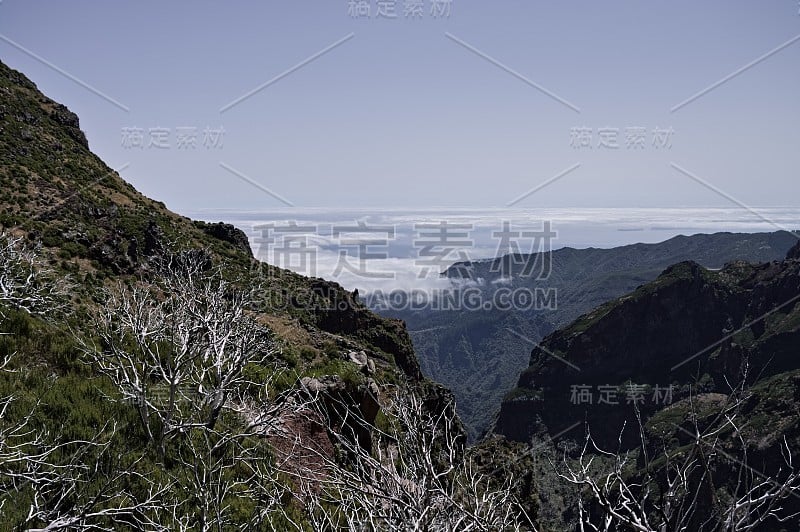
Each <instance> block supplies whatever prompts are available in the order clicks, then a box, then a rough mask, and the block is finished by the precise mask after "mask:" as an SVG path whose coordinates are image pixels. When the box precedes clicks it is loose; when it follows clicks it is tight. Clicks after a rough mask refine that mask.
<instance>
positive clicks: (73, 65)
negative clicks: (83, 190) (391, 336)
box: [0, 0, 800, 212]
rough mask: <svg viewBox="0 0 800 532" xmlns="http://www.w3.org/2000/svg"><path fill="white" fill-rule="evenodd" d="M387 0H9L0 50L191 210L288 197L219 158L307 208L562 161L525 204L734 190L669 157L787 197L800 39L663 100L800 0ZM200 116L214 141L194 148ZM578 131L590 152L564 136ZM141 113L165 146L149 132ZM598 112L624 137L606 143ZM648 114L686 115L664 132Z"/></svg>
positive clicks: (389, 199) (478, 186) (451, 196)
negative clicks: (418, 7)
mask: <svg viewBox="0 0 800 532" xmlns="http://www.w3.org/2000/svg"><path fill="white" fill-rule="evenodd" d="M379 3H380V2H378V1H377V0H371V1H370V2H369V4H371V13H370V15H371V17H370V18H353V17H352V16H351V13H349V12H348V11H349V9H350V8H349V5H348V4H349V2H348V0H325V1H321V0H320V1H304V2H296V1H295V2H291V1H285V2H277V1H264V2H235V3H234V2H221V1H216V2H188V1H182V2H177V1H176V2H155V1H137V2H106V1H75V0H70V1H47V2H44V1H36V0H2V2H1V3H0V36H1V40H0V57H2V60H3V61H4V62H6V63H7V64H9V65H10V66H11V67H13V68H16V69H18V70H21V71H22V72H24V73H25V74H26V75H27V76H28V77H30V78H31V79H32V80H33V81H34V82H36V83H37V84H38V86H39V87H40V88H41V89H42V90H43V91H44V92H45V93H46V94H48V95H49V96H50V97H52V98H54V99H56V100H59V101H61V102H63V103H65V104H67V105H68V106H69V107H70V108H71V109H72V110H74V111H75V112H77V113H78V114H79V115H80V118H81V124H82V127H83V129H84V130H85V131H86V133H87V135H88V137H89V142H90V145H91V147H92V149H93V150H94V151H95V152H96V153H98V154H99V155H100V156H101V157H102V158H103V159H104V160H105V161H106V162H108V163H109V164H110V165H111V166H113V167H119V166H122V165H123V164H126V163H129V166H127V167H126V169H125V170H124V171H123V172H122V174H123V176H124V177H125V178H126V179H128V180H129V181H131V182H132V183H133V184H134V185H135V186H137V187H138V188H139V189H140V190H142V191H143V192H145V193H146V194H148V195H150V196H153V197H156V198H158V199H161V200H163V201H165V202H166V203H167V205H168V206H170V207H171V208H173V209H175V210H178V211H183V212H187V211H192V210H197V209H202V208H222V209H239V208H242V209H258V210H269V209H271V208H274V207H278V206H281V207H282V206H284V204H283V203H281V201H279V200H278V199H276V198H275V197H272V196H270V195H269V194H267V193H266V192H264V191H262V190H259V189H258V188H256V187H255V186H253V185H251V184H248V183H247V182H246V181H245V180H244V179H242V178H241V177H237V176H236V175H234V174H233V173H231V171H229V170H226V169H225V168H223V167H222V166H221V164H220V163H222V164H224V165H226V166H227V167H228V168H230V169H233V170H235V171H238V172H241V173H242V174H244V175H245V176H247V178H249V179H251V180H254V181H256V182H258V183H259V184H260V186H262V187H266V188H268V189H269V190H270V191H272V192H273V193H275V194H276V195H278V196H280V197H282V198H284V199H285V200H286V201H288V202H290V203H292V204H294V205H297V206H299V207H306V206H343V207H347V206H400V207H404V206H412V207H428V206H439V205H446V206H474V207H495V206H503V205H505V204H507V203H509V202H512V201H513V200H515V199H518V198H519V197H520V196H521V195H523V194H525V193H526V192H527V191H530V190H531V189H532V188H534V187H537V186H538V185H540V184H541V183H543V182H546V181H548V180H549V179H551V178H552V177H554V176H556V175H558V174H559V173H561V172H563V171H564V170H566V169H569V168H574V169H573V171H571V172H570V173H568V174H567V175H565V176H563V177H562V178H561V179H558V180H557V181H555V182H553V183H552V184H550V185H549V186H547V187H545V188H543V189H541V190H539V191H537V192H535V193H534V194H532V195H530V196H528V197H526V198H524V199H522V200H521V201H519V202H518V203H517V204H516V206H517V207H564V206H591V207H608V206H617V207H647V206H660V207H679V206H705V205H716V206H723V207H729V206H735V204H733V203H731V201H730V200H729V199H726V198H725V197H723V195H721V194H717V193H715V192H713V191H711V190H709V188H707V187H704V186H703V185H702V184H700V183H699V182H698V181H697V180H696V179H693V178H690V177H688V176H687V175H684V174H683V173H681V172H680V171H679V170H677V169H675V168H673V167H671V166H670V164H671V163H674V164H676V165H678V166H679V167H680V168H683V169H685V170H686V171H688V172H690V173H691V174H693V175H694V176H696V177H697V178H698V179H702V180H704V181H706V182H707V183H709V184H710V185H712V186H714V187H717V188H718V189H720V190H721V191H722V192H723V193H724V194H727V195H730V196H731V197H732V198H735V199H737V200H739V201H742V202H745V203H747V204H748V205H752V206H755V207H757V206H786V205H796V204H797V198H798V197H800V194H798V192H800V179H798V168H800V149H799V146H800V96H798V95H800V40H797V41H794V42H793V43H792V44H789V45H787V46H785V48H783V49H782V50H780V51H777V52H775V53H774V54H772V55H771V56H770V57H768V58H765V59H764V60H763V61H760V62H759V63H757V64H755V65H753V66H752V67H751V68H748V69H746V70H745V71H743V72H741V74H740V75H738V76H735V77H733V78H732V79H730V80H729V81H727V82H725V83H723V84H721V85H719V86H718V87H716V88H715V89H713V90H711V91H709V92H708V93H707V94H705V95H704V96H702V97H700V98H698V99H696V100H695V101H692V102H691V103H689V104H687V105H685V106H683V107H681V108H680V109H678V110H676V111H674V112H671V109H672V108H673V107H675V106H676V105H678V104H680V103H681V102H683V101H685V100H686V99H687V98H689V97H691V96H692V95H694V94H696V93H698V92H699V91H702V90H704V89H706V88H707V87H709V86H711V85H712V84H714V83H715V82H717V81H719V80H722V79H724V78H726V77H727V76H729V75H731V74H733V73H735V72H736V71H737V70H739V69H741V68H743V67H745V66H747V65H748V64H749V63H751V62H752V61H754V60H756V59H758V58H759V57H762V56H764V55H765V54H767V53H768V52H770V51H773V50H775V49H776V48H777V47H779V46H781V45H783V44H785V43H787V42H789V41H791V39H793V38H795V37H796V36H798V35H800V15H799V14H798V10H799V9H800V6H798V2H797V1H796V0H765V1H759V2H756V1H754V0H753V1H747V2H745V1H730V0H728V1H713V2H707V1H704V2H697V1H696V0H692V1H688V0H687V1H683V0H678V1H675V0H673V1H669V2H667V1H661V2H645V1H642V0H640V1H606V2H597V1H591V2H589V1H575V2H544V1H524V2H523V1H492V2H489V1H482V2H479V1H477V0H453V1H452V3H451V4H450V9H451V12H450V16H449V17H434V16H432V14H431V7H432V6H431V0H425V1H424V13H423V15H422V17H421V18H416V19H410V18H406V17H404V13H403V12H404V9H405V4H406V3H407V2H406V1H405V0H397V1H396V2H389V3H390V4H391V3H394V4H395V10H396V14H397V18H395V19H387V18H377V17H376V16H375V15H376V14H377V11H378V9H379V6H378V4H379ZM446 33H447V34H449V35H450V37H448V36H447V35H446ZM348 36H349V38H348V39H346V40H344V41H343V42H340V41H342V40H343V39H345V38H347V37H348ZM456 39H457V40H458V41H459V42H457V41H456ZM337 42H340V43H339V45H338V46H336V47H334V48H332V49H330V50H328V51H327V53H325V54H324V55H321V56H319V57H317V58H316V59H314V60H313V61H311V62H309V63H308V64H306V65H305V66H303V67H301V68H299V69H297V70H295V71H294V72H291V73H289V74H288V75H286V76H285V77H283V78H282V79H280V80H277V81H275V82H274V83H272V84H271V85H270V86H268V87H266V88H263V90H261V91H259V92H257V93H255V94H253V95H252V96H250V97H249V98H247V99H245V100H243V101H241V102H240V103H238V104H237V105H234V106H233V107H230V108H228V109H227V110H225V111H224V112H221V111H220V110H221V108H223V107H224V106H226V105H228V104H230V103H231V102H232V101H234V100H236V99H237V98H239V97H241V96H242V95H244V94H246V93H248V92H250V91H252V90H253V89H255V88H257V87H259V86H260V85H262V84H264V83H265V82H268V81H269V80H271V79H274V78H275V77H276V76H278V75H280V74H281V73H284V72H286V71H287V70H289V69H291V68H292V67H294V66H295V65H298V64H299V63H301V62H302V61H304V60H306V59H308V58H310V57H312V56H314V55H315V54H318V53H319V52H320V51H322V50H324V49H326V48H327V47H330V46H331V45H332V44H334V43H337ZM20 47H23V48H25V49H26V50H28V51H29V52H30V53H33V54H36V55H38V56H39V57H40V58H42V59H43V60H45V61H47V62H49V63H50V64H51V65H52V67H51V66H47V65H45V64H43V62H41V61H39V60H37V59H35V58H33V57H32V56H31V55H30V53H27V52H25V51H23V50H21V49H20ZM469 47H472V49H468V48H469ZM479 54H484V56H483V57H482V56H480V55H479ZM487 57H488V58H492V59H493V60H496V61H498V62H501V63H502V64H503V65H505V66H506V67H507V68H509V69H513V70H514V71H515V72H517V73H518V74H519V75H521V76H524V77H525V78H526V79H527V81H524V80H521V79H519V78H518V77H515V76H514V75H512V74H511V73H509V72H507V71H504V70H503V69H502V68H500V67H499V66H498V65H496V64H493V63H492V62H491V61H490V60H489V59H487ZM53 67H55V68H53ZM56 68H57V69H60V70H61V71H63V73H60V72H57V71H56ZM64 73H66V74H68V75H69V76H73V77H75V78H77V79H78V80H80V82H81V83H77V82H75V81H73V80H71V79H69V78H68V77H67V75H65V74H64ZM82 84H87V85H89V86H91V87H93V88H94V89H95V90H96V91H98V92H101V93H103V94H104V95H106V96H107V97H108V99H111V100H114V101H115V102H116V103H114V102H111V101H109V100H108V99H106V98H104V97H101V96H100V95H98V94H96V93H95V92H93V91H92V90H90V89H88V88H87V87H85V86H83V85H82ZM532 84H536V85H538V86H539V87H541V88H543V89H546V90H547V91H549V92H550V93H551V96H550V95H547V94H545V93H544V92H542V91H541V90H539V89H537V88H536V87H534V86H532ZM559 99H560V100H562V101H558V100H559ZM566 103H568V104H569V105H572V106H575V107H577V108H579V110H580V112H576V111H575V110H574V109H573V108H571V107H570V106H569V105H566ZM120 106H122V107H125V108H127V109H128V110H124V109H122V108H120ZM207 127H208V128H211V129H219V128H220V127H222V128H224V137H223V139H224V140H223V143H222V146H221V147H220V146H216V147H211V148H207V147H205V146H204V145H203V130H204V129H205V128H207ZM579 127H580V128H583V127H585V128H590V129H591V132H590V133H591V136H590V137H588V140H589V141H590V142H591V144H592V147H591V148H580V147H575V146H573V145H571V141H573V143H574V144H576V145H578V144H579V142H580V140H578V139H577V137H575V138H573V137H572V135H573V134H577V133H578V131H573V128H579ZM639 127H643V128H646V129H645V135H646V136H645V138H644V139H643V144H642V145H639V147H638V148H636V149H634V148H630V147H628V146H627V145H626V141H627V140H628V139H626V135H627V134H629V133H630V134H631V135H632V134H633V132H634V131H635V130H632V129H631V130H628V129H627V128H639ZM123 128H141V129H142V130H143V134H144V139H143V141H144V147H143V148H138V147H133V148H131V147H125V146H123V136H124V135H123ZM151 128H166V129H168V130H169V131H168V133H169V135H170V136H169V138H168V139H166V142H165V145H167V146H168V147H167V148H157V147H155V146H148V144H149V143H150V142H151V141H152V140H153V138H152V137H151V135H150V132H149V129H151ZM177 128H196V130H195V133H196V134H197V138H196V143H197V147H196V148H188V149H179V148H178V147H177V144H178V141H177V136H178V132H179V131H181V132H182V134H184V135H188V136H189V137H191V135H192V134H193V133H192V130H191V129H188V130H178V129H177ZM600 128H612V129H611V130H607V131H606V133H603V134H604V135H610V136H611V138H613V137H614V135H616V138H617V142H618V144H619V148H617V149H613V148H604V147H600V146H598V143H599V142H600V140H601V136H600V135H601V133H600V131H598V130H599V129H600ZM613 128H616V130H617V131H616V133H614V129H613ZM654 128H660V129H662V130H664V131H669V130H670V128H671V129H672V130H673V131H674V132H673V133H671V137H670V139H669V140H670V141H671V147H670V148H667V147H664V146H663V145H662V146H656V145H654V143H653V129H654ZM134 131H135V130H134ZM126 135H127V133H126ZM637 135H638V133H637ZM156 137H157V132H156ZM131 138H132V137H130V136H127V137H126V140H127V141H130V140H131ZM582 138H584V139H585V138H587V137H586V136H585V133H584V137H582ZM637 138H640V137H637ZM662 140H664V137H662ZM656 144H658V143H656ZM578 163H580V167H575V165H577V164H578Z"/></svg>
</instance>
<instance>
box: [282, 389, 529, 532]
mask: <svg viewBox="0 0 800 532" xmlns="http://www.w3.org/2000/svg"><path fill="white" fill-rule="evenodd" d="M330 401H331V398H330V397H320V398H319V400H318V401H316V402H315V403H314V404H315V405H316V406H317V408H321V410H320V413H321V414H322V415H323V417H325V418H326V419H332V416H330V415H329V412H328V410H329V409H330V407H327V408H326V407H325V405H327V404H330ZM342 406H344V405H342ZM337 410H338V411H339V412H341V411H342V409H340V408H337ZM346 412H347V414H346V415H347V416H349V419H341V414H340V415H339V416H338V417H339V418H340V421H339V422H337V423H335V424H334V423H331V424H329V426H328V433H329V434H330V435H331V437H332V439H333V441H334V443H335V444H336V446H337V447H338V449H339V454H340V457H339V460H336V459H335V458H332V457H330V456H327V455H325V454H322V453H317V455H318V456H319V457H320V458H321V459H322V461H323V462H324V464H325V467H324V469H323V470H322V471H320V470H307V471H300V470H298V468H297V466H296V465H293V467H291V468H290V469H288V470H287V471H286V473H287V475H290V476H292V477H294V478H299V479H300V482H299V484H300V490H299V492H300V493H299V495H298V498H299V499H300V502H301V503H302V504H303V505H304V507H305V508H306V511H307V515H308V517H309V519H310V521H311V523H312V526H313V528H314V529H316V530H339V529H349V530H420V531H428V530H450V531H454V530H459V531H462V530H467V531H472V530H481V531H506V530H532V529H533V526H532V524H531V523H530V520H529V519H527V516H526V515H525V513H524V510H523V509H522V506H521V505H520V504H518V503H517V501H516V500H515V499H514V496H513V495H512V492H511V490H510V489H509V488H510V485H511V483H512V481H513V479H510V478H509V479H507V480H506V484H505V485H503V486H499V487H496V486H493V485H492V484H491V482H490V481H489V479H488V478H487V477H485V476H484V475H482V474H481V473H480V472H479V471H478V468H477V467H475V466H474V464H473V463H472V462H471V461H470V460H469V459H465V457H464V441H463V435H462V433H461V431H460V430H459V429H458V427H457V426H456V425H457V421H456V417H455V413H454V409H453V408H452V405H450V407H446V408H443V409H441V410H440V411H437V412H432V411H430V410H429V408H427V407H426V406H425V404H424V402H423V401H422V400H421V399H420V398H419V396H418V395H416V394H415V393H408V391H406V392H404V393H397V394H395V395H394V397H393V398H392V399H391V401H389V403H388V405H387V410H386V411H385V412H384V415H385V416H386V418H387V423H386V425H387V427H384V429H383V430H381V429H378V428H376V427H373V426H371V425H369V424H367V423H366V422H365V421H364V419H363V418H361V417H360V416H358V414H357V413H355V412H353V411H352V409H349V410H346ZM348 427H349V428H348ZM361 428H364V429H367V430H369V431H371V433H372V434H373V448H372V450H371V451H370V450H368V449H367V448H365V447H364V446H363V445H362V444H361V443H360V440H359V437H358V434H359V433H360V429H361ZM304 450H305V451H306V452H309V451H311V452H314V449H311V448H310V447H308V446H306V447H305V449H304Z"/></svg>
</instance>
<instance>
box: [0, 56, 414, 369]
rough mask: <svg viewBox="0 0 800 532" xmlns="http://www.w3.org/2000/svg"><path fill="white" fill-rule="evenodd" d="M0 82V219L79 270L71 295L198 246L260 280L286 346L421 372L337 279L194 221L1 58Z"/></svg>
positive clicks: (387, 324) (391, 330)
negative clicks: (307, 272) (146, 186)
mask: <svg viewBox="0 0 800 532" xmlns="http://www.w3.org/2000/svg"><path fill="white" fill-rule="evenodd" d="M0 93H2V95H3V98H2V102H1V103H0V160H1V161H2V164H0V187H2V188H1V190H2V194H1V195H0V228H2V229H3V230H5V231H7V232H11V233H13V234H17V235H24V236H26V238H27V239H28V240H30V241H31V242H39V243H41V245H42V246H43V251H44V253H45V254H46V255H47V256H49V257H50V260H51V261H52V263H53V264H54V265H56V266H57V267H59V268H60V269H61V271H62V272H63V273H69V274H71V275H72V276H73V277H74V278H75V280H77V281H79V282H78V283H77V286H76V289H77V293H76V303H77V302H82V303H86V302H87V301H88V298H89V294H90V293H91V291H92V290H93V289H94V288H96V287H97V286H100V285H102V284H103V283H104V282H105V281H107V280H109V279H112V278H116V277H118V276H120V275H137V276H138V275H143V274H144V275H146V274H147V273H148V272H149V271H150V270H151V269H152V265H153V263H154V262H157V261H158V260H159V258H160V257H162V256H163V254H164V253H165V252H166V251H167V250H168V249H170V248H180V249H205V250H208V251H209V252H210V254H211V256H212V257H213V258H214V259H215V260H218V261H224V262H225V264H226V271H227V274H228V275H229V276H230V277H231V278H232V279H233V278H235V279H238V280H240V282H243V283H248V282H260V286H261V289H262V292H261V293H260V297H261V299H263V301H264V302H265V303H268V304H269V309H268V310H269V312H267V313H266V314H265V316H264V319H265V320H267V321H269V322H270V324H271V325H273V326H274V328H276V330H277V332H278V334H279V336H282V338H283V340H284V341H285V343H286V345H287V347H289V349H290V350H294V351H298V350H300V349H301V348H303V347H309V348H311V349H313V350H315V351H317V352H319V353H324V351H325V350H326V349H327V350H328V351H330V352H332V353H333V352H336V351H345V350H362V349H365V350H367V351H368V352H370V353H374V354H375V355H376V356H378V358H379V359H385V360H389V361H391V363H392V365H393V364H394V363H396V364H397V366H398V367H399V368H400V369H401V371H402V372H403V373H404V374H405V375H406V376H407V377H409V378H410V379H412V380H416V381H418V380H420V379H421V372H420V370H419V365H418V362H417V360H416V356H415V354H414V351H413V347H412V345H411V341H410V339H409V338H408V335H407V333H406V332H405V330H404V327H403V325H402V324H401V323H400V322H398V321H396V320H390V319H386V318H381V317H379V316H377V315H375V314H373V313H372V312H370V311H369V310H367V309H366V308H364V307H363V306H361V305H359V304H358V303H357V302H356V301H355V300H354V298H353V297H352V294H350V293H349V292H347V291H345V290H343V289H342V288H341V287H340V286H339V285H337V284H336V283H330V282H326V281H324V280H321V279H306V278H304V277H302V276H300V275H297V274H294V273H292V272H290V271H288V270H283V269H280V268H273V267H271V266H268V265H262V264H260V263H258V262H257V261H255V260H254V259H253V257H252V253H251V251H250V249H249V247H248V246H247V238H246V236H245V235H244V234H243V233H242V232H241V231H239V230H238V229H235V228H234V227H233V226H230V225H226V224H207V223H204V222H200V221H192V220H190V219H188V218H186V217H183V216H180V215H178V214H175V213H173V212H171V211H169V210H168V209H167V208H166V206H165V205H164V204H163V203H161V202H158V201H154V200H152V199H149V198H147V197H145V196H144V195H142V194H141V193H139V192H138V191H137V190H136V189H135V188H134V187H133V186H132V185H130V184H129V183H127V182H125V181H124V180H123V179H122V178H121V177H120V176H119V174H118V173H117V172H115V171H113V170H112V169H110V168H109V167H108V166H107V165H106V164H105V163H103V161H101V160H100V159H99V158H98V157H97V156H95V155H94V154H93V153H92V152H91V151H90V150H89V146H88V143H87V141H86V137H85V135H84V134H83V132H82V131H81V130H80V125H79V121H78V117H77V116H76V115H75V114H74V113H72V112H70V111H69V110H68V109H67V108H66V107H65V106H63V105H61V104H59V103H56V102H54V101H52V100H51V99H49V98H47V97H46V96H44V95H43V94H41V93H40V92H39V91H38V90H37V89H36V86H35V85H34V84H33V83H32V82H31V81H30V80H28V79H27V78H26V77H25V76H24V75H22V74H21V73H19V72H16V71H14V70H13V69H10V68H8V67H7V66H6V65H4V64H2V63H0ZM265 309H266V307H265Z"/></svg>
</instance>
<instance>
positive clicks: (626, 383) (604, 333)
mask: <svg viewBox="0 0 800 532" xmlns="http://www.w3.org/2000/svg"><path fill="white" fill-rule="evenodd" d="M795 249H796V248H795ZM794 256H795V251H794V250H793V251H790V253H789V256H788V257H787V258H786V259H785V260H783V261H773V262H769V263H764V264H756V265H753V264H748V263H744V262H735V263H732V264H729V265H728V266H726V267H725V268H723V269H722V270H720V271H710V270H707V269H705V268H703V267H702V266H700V265H698V264H697V263H694V262H683V263H679V264H676V265H674V266H671V267H669V268H667V269H666V270H665V271H664V272H663V273H662V274H661V275H660V276H659V277H658V278H657V279H656V280H655V281H653V282H651V283H648V284H646V285H644V286H642V287H640V288H638V289H637V290H635V291H634V292H632V293H630V294H628V295H626V296H624V297H622V298H619V299H617V300H614V301H611V302H609V303H607V304H605V305H602V306H600V307H598V308H597V309H595V310H593V311H591V312H589V313H587V314H584V315H583V316H581V317H580V318H578V319H577V320H576V321H574V322H573V323H572V324H570V325H569V326H568V327H565V328H563V329H560V330H558V331H556V332H554V333H552V334H551V335H549V336H547V337H546V338H545V339H544V340H543V341H542V342H541V344H540V345H539V346H537V347H536V348H534V349H533V351H532V353H531V357H530V365H529V367H528V368H527V369H526V370H525V371H524V372H523V373H522V375H521V376H520V378H519V381H518V384H517V388H516V389H515V390H513V391H512V392H510V393H509V394H508V395H507V396H506V398H505V399H504V401H503V404H502V408H501V411H500V415H499V417H498V419H497V422H496V425H495V428H494V431H495V432H496V433H498V434H502V435H505V436H506V437H508V438H510V439H512V440H517V441H529V440H530V439H531V438H533V437H537V436H542V435H545V434H550V435H559V437H562V438H569V439H573V438H578V439H579V437H580V433H581V430H582V429H581V427H582V426H584V424H588V426H589V428H590V430H591V432H592V436H593V437H594V438H595V441H597V443H598V444H599V446H600V447H601V448H606V449H608V448H616V447H617V446H618V444H619V442H620V441H621V443H622V445H623V447H625V448H631V447H635V446H636V444H637V442H638V440H639V433H638V428H637V423H636V417H635V411H634V408H633V407H634V405H636V406H637V407H638V409H639V412H640V413H641V415H642V416H643V417H644V419H647V418H648V417H649V416H651V415H652V414H654V413H656V412H659V411H661V410H664V409H665V407H667V408H668V407H669V405H671V404H672V403H673V402H676V403H677V402H680V401H684V400H687V399H689V398H690V397H691V396H692V395H693V394H698V393H703V394H727V393H730V392H731V388H732V387H736V386H737V385H738V384H739V383H742V384H743V385H745V386H750V385H752V384H753V383H755V382H762V381H763V380H764V379H766V378H769V377H771V376H775V375H780V374H783V373H786V372H792V371H796V370H797V369H798V368H800V359H798V358H797V349H798V347H800V260H798V259H796V258H794ZM657 387H658V388H659V389H660V390H661V392H662V393H659V394H658V395H656V388H657ZM667 388H669V389H670V391H671V396H670V397H669V398H667V397H666V396H665V394H663V392H664V390H665V389H667ZM581 389H585V390H587V391H588V393H587V395H584V396H583V400H581V399H580V395H577V396H576V392H579V391H580V390H581ZM602 389H605V390H606V391H608V392H609V393H607V394H606V395H605V396H604V397H605V400H603V401H601V400H600V398H601V396H602V393H603V392H602ZM612 392H613V398H614V400H615V401H616V404H614V401H611V400H609V399H610V398H611V397H612V395H611V394H612ZM590 395H591V397H590ZM796 421H797V419H795V422H796ZM623 427H626V428H625V431H624V433H623V435H622V440H619V437H620V433H621V431H622V430H623Z"/></svg>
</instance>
